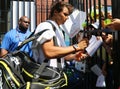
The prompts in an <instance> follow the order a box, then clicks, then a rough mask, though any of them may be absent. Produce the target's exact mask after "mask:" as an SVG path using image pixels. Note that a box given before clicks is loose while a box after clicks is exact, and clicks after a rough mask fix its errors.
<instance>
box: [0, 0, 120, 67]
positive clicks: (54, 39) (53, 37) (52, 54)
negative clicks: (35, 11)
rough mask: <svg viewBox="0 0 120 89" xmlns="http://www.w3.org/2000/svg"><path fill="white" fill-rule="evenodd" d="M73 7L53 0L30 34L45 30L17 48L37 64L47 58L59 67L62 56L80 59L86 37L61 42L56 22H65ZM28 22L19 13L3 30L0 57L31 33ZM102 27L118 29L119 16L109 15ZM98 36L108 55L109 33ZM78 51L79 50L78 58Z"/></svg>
mask: <svg viewBox="0 0 120 89" xmlns="http://www.w3.org/2000/svg"><path fill="white" fill-rule="evenodd" d="M73 9H74V8H73V7H72V5H70V4H68V3H66V2H63V1H60V2H57V3H56V2H54V3H53V4H52V7H51V11H50V16H49V19H48V20H46V21H44V22H42V23H40V24H39V25H38V26H37V27H36V30H35V33H34V34H37V33H39V32H41V31H43V30H46V29H47V30H46V31H45V32H44V33H43V34H42V35H41V36H39V37H38V38H37V39H35V40H34V41H33V42H29V43H27V44H25V45H24V46H23V47H22V48H21V49H20V50H21V51H25V52H26V53H28V54H29V55H30V57H32V58H33V59H34V61H35V62H36V63H40V64H41V63H42V62H43V61H44V60H46V59H47V60H49V66H52V67H58V66H57V62H58V61H60V62H61V66H62V68H64V66H65V65H64V61H65V60H67V61H69V60H76V61H80V60H81V59H85V58H86V57H87V56H89V55H85V54H84V53H85V52H86V51H85V48H86V47H87V46H88V45H89V40H88V39H87V38H83V39H82V40H81V41H80V42H78V43H77V44H73V45H70V46H66V45H65V40H64V35H63V32H62V30H61V28H60V25H61V24H64V23H65V21H66V20H67V19H68V16H69V15H70V14H71V13H72V11H73ZM29 25H30V19H29V18H28V17H26V16H22V17H20V19H19V21H18V26H17V27H16V28H15V29H11V30H10V31H9V32H7V33H6V34H5V36H4V38H3V40H2V44H1V47H0V57H5V56H6V55H7V54H8V53H11V52H13V51H15V50H16V49H17V47H18V46H19V45H20V44H21V42H22V41H24V40H25V39H27V38H28V37H29V36H30V35H31V34H32V33H31V32H30V30H29ZM106 27H107V28H110V29H112V30H116V31H119V30H120V19H112V21H111V23H110V24H108V25H106ZM101 37H102V38H103V41H104V42H103V46H104V47H105V49H106V51H107V52H108V53H109V54H110V55H112V54H111V51H112V45H111V44H112V41H113V36H112V34H108V35H106V34H105V33H103V34H102V36H101ZM81 52H82V54H81V56H79V58H78V55H79V54H80V53H81Z"/></svg>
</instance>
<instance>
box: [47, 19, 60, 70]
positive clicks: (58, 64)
mask: <svg viewBox="0 0 120 89" xmlns="http://www.w3.org/2000/svg"><path fill="white" fill-rule="evenodd" d="M46 22H49V23H50V24H51V25H52V27H53V30H54V31H55V30H56V27H55V26H54V24H53V23H52V22H51V21H49V20H47V21H46ZM53 40H54V45H55V46H59V45H58V42H57V38H56V37H55V36H54V37H53ZM57 66H58V68H59V69H62V67H61V59H60V58H57Z"/></svg>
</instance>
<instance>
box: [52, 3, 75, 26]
mask: <svg viewBox="0 0 120 89" xmlns="http://www.w3.org/2000/svg"><path fill="white" fill-rule="evenodd" d="M72 11H73V7H72V5H70V4H68V3H66V2H63V1H59V2H55V3H53V4H52V7H51V12H50V19H52V20H54V21H56V22H57V24H58V25H60V24H64V22H65V21H66V20H67V19H68V16H69V15H70V14H71V12H72Z"/></svg>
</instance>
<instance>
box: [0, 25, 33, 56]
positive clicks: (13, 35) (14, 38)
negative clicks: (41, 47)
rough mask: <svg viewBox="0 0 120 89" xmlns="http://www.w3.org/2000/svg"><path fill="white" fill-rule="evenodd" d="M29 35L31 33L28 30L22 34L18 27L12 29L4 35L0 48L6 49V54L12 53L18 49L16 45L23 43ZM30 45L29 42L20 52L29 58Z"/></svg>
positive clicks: (30, 53) (30, 52)
mask: <svg viewBox="0 0 120 89" xmlns="http://www.w3.org/2000/svg"><path fill="white" fill-rule="evenodd" d="M30 34H31V32H30V31H29V30H27V31H26V32H22V31H21V30H19V28H18V27H17V28H16V29H12V30H10V31H9V32H7V33H6V34H5V36H4V38H3V40H2V44H1V47H0V48H3V49H6V50H7V51H8V52H13V51H15V50H16V48H17V47H18V44H19V43H20V42H22V41H24V40H25V39H26V38H27V37H28V36H29V35H30ZM31 45H32V42H29V43H27V44H25V45H24V46H23V47H22V48H21V49H20V50H21V51H25V52H27V53H28V54H29V55H30V56H32V50H31Z"/></svg>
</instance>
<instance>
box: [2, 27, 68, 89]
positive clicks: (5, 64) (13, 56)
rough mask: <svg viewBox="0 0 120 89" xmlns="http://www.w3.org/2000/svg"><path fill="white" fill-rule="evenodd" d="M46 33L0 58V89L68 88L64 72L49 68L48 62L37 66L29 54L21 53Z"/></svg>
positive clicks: (26, 41)
mask: <svg viewBox="0 0 120 89" xmlns="http://www.w3.org/2000/svg"><path fill="white" fill-rule="evenodd" d="M46 30H47V29H46ZM46 30H44V31H46ZM44 31H42V32H40V33H38V34H36V35H33V36H31V37H29V38H28V39H26V40H25V41H23V42H22V43H21V45H19V46H18V48H17V50H16V51H14V52H12V53H9V54H7V55H6V57H5V58H0V89H50V88H54V89H59V88H61V87H64V86H67V76H66V74H65V73H64V72H63V70H61V69H60V68H53V67H49V66H47V63H48V62H47V61H45V62H43V63H42V64H37V63H35V62H33V61H32V59H31V58H30V57H29V56H28V54H27V53H25V52H22V51H19V49H20V48H21V47H22V46H23V45H24V44H26V43H28V42H30V41H32V40H34V39H36V38H37V37H39V36H40V35H41V34H42V33H43V32H44Z"/></svg>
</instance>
